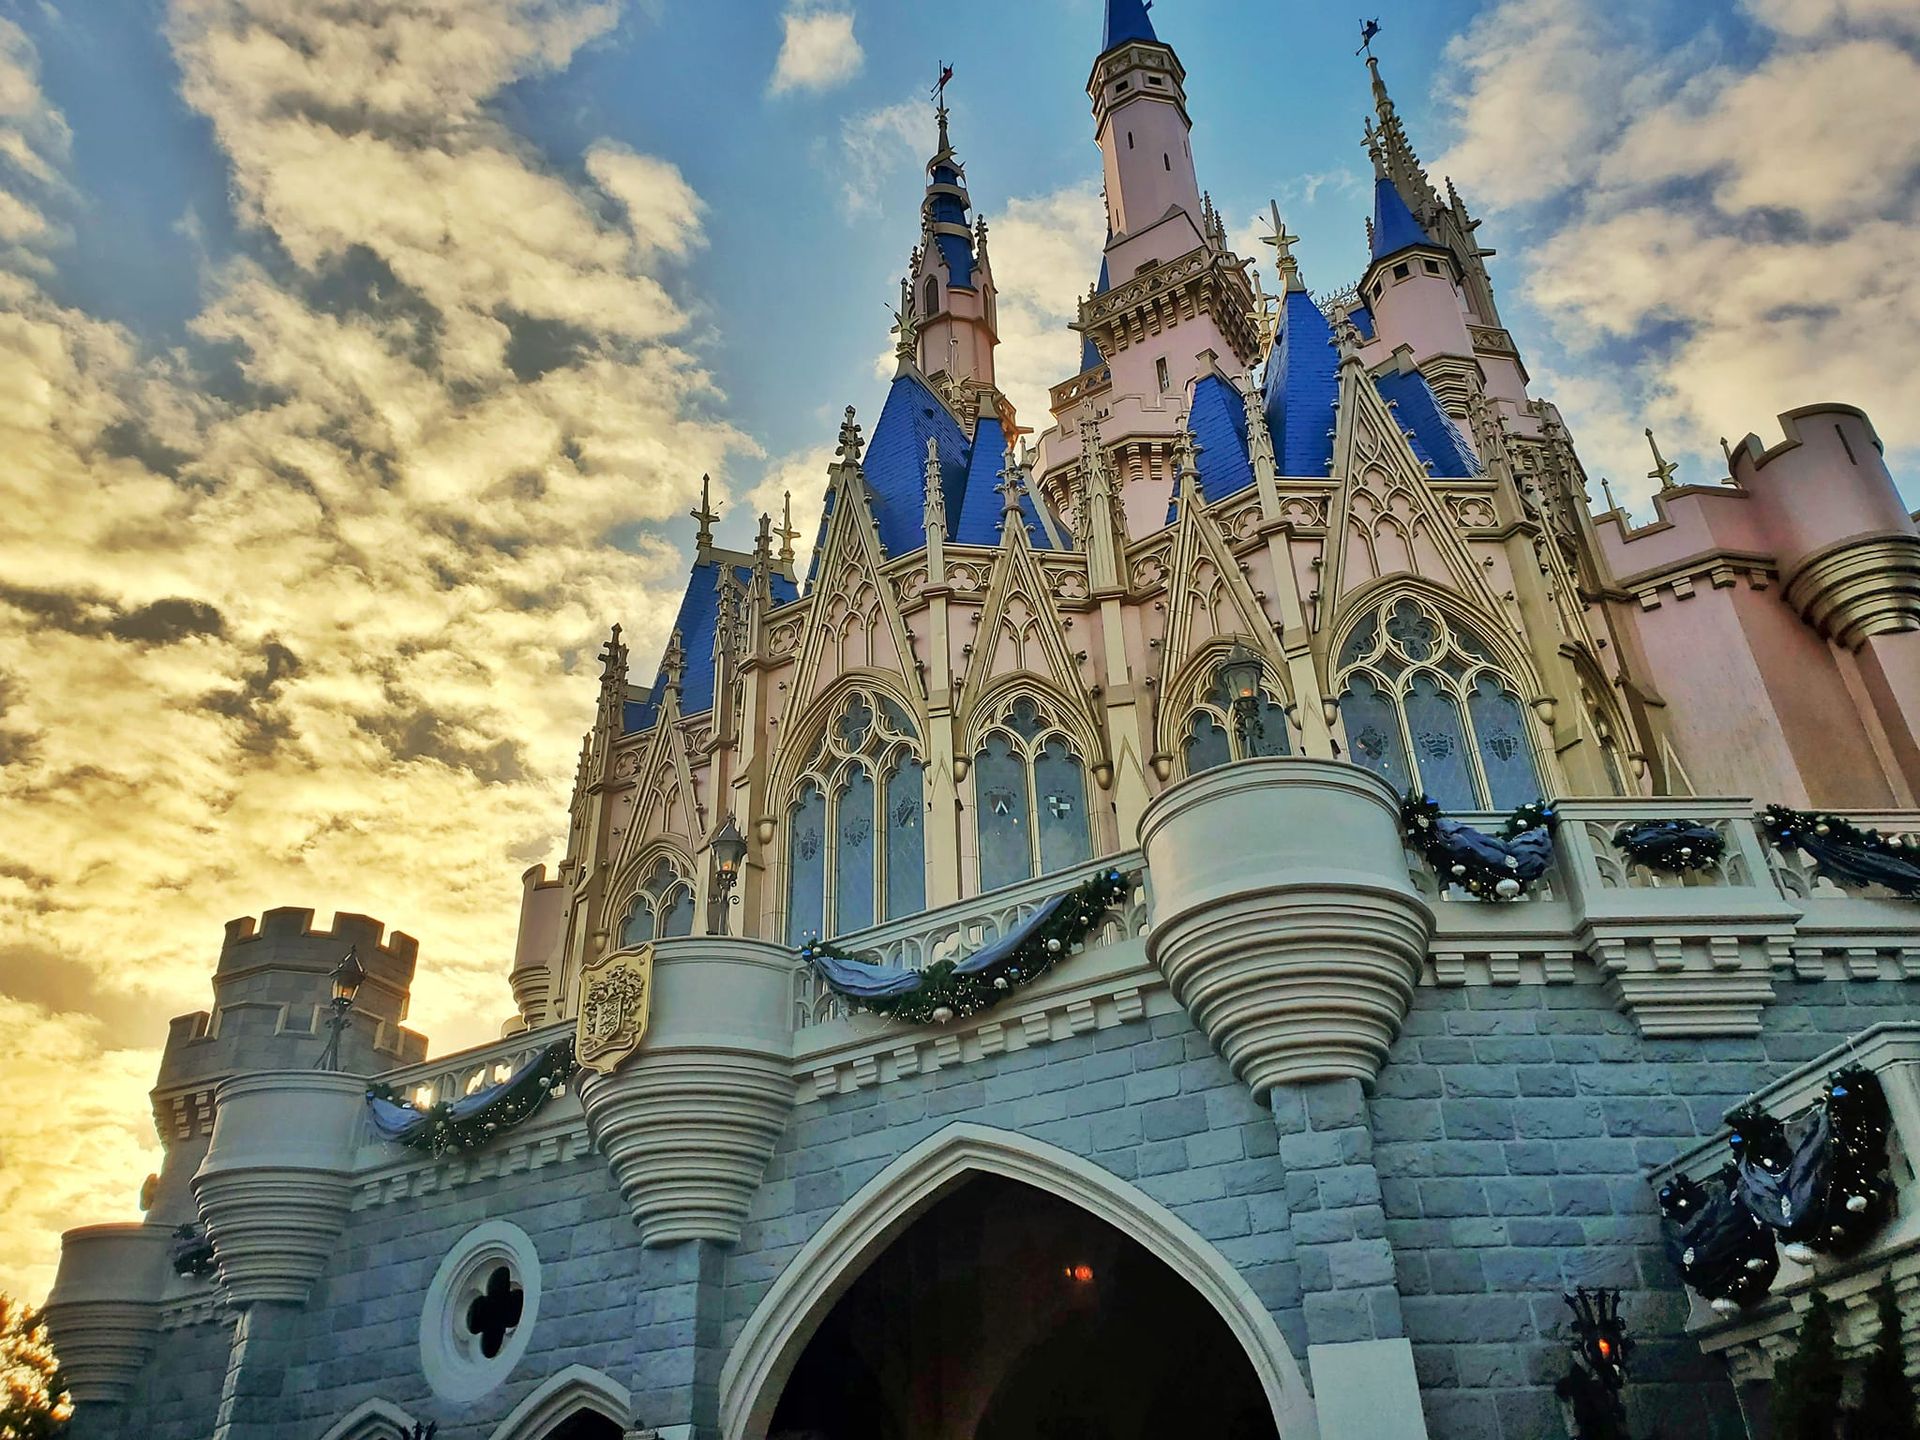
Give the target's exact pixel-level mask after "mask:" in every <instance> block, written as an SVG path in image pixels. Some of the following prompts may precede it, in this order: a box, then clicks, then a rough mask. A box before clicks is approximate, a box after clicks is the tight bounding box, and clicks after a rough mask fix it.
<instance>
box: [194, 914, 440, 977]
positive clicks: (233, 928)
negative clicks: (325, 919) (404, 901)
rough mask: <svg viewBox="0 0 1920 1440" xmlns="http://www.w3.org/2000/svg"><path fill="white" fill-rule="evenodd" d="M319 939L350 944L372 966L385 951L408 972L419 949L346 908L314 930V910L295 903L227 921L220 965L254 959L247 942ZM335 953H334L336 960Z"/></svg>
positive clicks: (411, 940) (402, 935)
mask: <svg viewBox="0 0 1920 1440" xmlns="http://www.w3.org/2000/svg"><path fill="white" fill-rule="evenodd" d="M307 941H311V942H313V943H315V944H320V943H322V942H327V943H330V944H332V945H334V946H337V947H341V949H340V953H341V954H343V955H344V954H345V953H346V949H345V947H348V946H351V947H352V948H353V949H354V950H355V951H356V952H357V953H358V955H359V957H360V963H361V964H362V965H365V966H367V967H369V970H371V968H372V966H373V963H374V957H375V956H377V955H384V956H386V957H387V958H388V959H390V960H392V961H393V962H394V963H395V964H399V965H405V966H406V967H407V969H408V974H409V976H411V974H412V968H413V965H414V962H415V961H416V960H417V959H418V957H419V953H420V942H419V941H418V940H416V939H414V938H413V936H411V935H409V934H407V933H406V932H405V931H403V930H395V931H394V932H393V934H392V936H391V938H387V927H386V924H385V922H383V921H380V920H376V919H374V918H373V917H372V916H371V915H355V914H351V913H349V912H346V911H339V912H336V913H335V915H334V917H333V928H332V929H330V930H316V929H314V928H313V911H312V910H310V909H302V908H300V907H299V906H295V905H283V906H280V907H278V908H276V909H273V910H268V911H266V912H265V913H263V914H262V915H261V916H260V918H259V919H258V920H255V919H254V917H253V916H251V915H242V916H240V917H239V918H238V919H234V920H229V921H228V922H227V931H226V938H225V939H224V940H223V941H221V944H220V969H221V970H222V971H225V970H227V969H228V968H229V961H230V960H231V961H232V962H233V963H234V964H239V965H245V964H250V963H257V962H256V960H255V952H254V951H251V950H249V949H247V947H249V946H255V945H260V944H263V943H266V942H277V943H279V944H288V943H293V942H307ZM337 962H338V957H336V963H337Z"/></svg>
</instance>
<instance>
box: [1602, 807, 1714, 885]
mask: <svg viewBox="0 0 1920 1440" xmlns="http://www.w3.org/2000/svg"><path fill="white" fill-rule="evenodd" d="M1613 843H1614V844H1615V845H1616V846H1617V847H1619V850H1620V853H1621V854H1623V855H1625V856H1626V857H1627V859H1629V860H1631V861H1632V862H1633V863H1634V864H1636V865H1644V866H1646V867H1647V868H1648V869H1649V870H1661V871H1665V872H1666V873H1667V874H1669V875H1680V874H1684V873H1685V872H1686V871H1688V870H1711V869H1713V867H1714V866H1716V865H1718V864H1719V863H1720V857H1721V856H1722V855H1724V854H1726V853H1727V841H1726V837H1725V836H1723V835H1722V834H1721V833H1720V832H1719V831H1718V830H1716V829H1714V828H1713V827H1712V826H1711V825H1701V824H1699V823H1697V822H1696V821H1692V820H1635V821H1632V822H1631V823H1629V824H1626V825H1622V826H1621V827H1620V828H1619V829H1618V830H1616V831H1614V832H1613Z"/></svg>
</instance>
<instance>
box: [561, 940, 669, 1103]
mask: <svg viewBox="0 0 1920 1440" xmlns="http://www.w3.org/2000/svg"><path fill="white" fill-rule="evenodd" d="M652 1009H653V946H651V945H643V946H641V947H640V948H639V949H638V950H632V951H627V952H625V953H622V954H618V955H605V956H602V957H601V958H600V959H598V960H590V961H588V962H587V964H586V965H585V966H584V967H583V968H582V969H581V972H580V1017H579V1020H578V1021H577V1023H576V1025H575V1029H574V1041H573V1046H574V1058H575V1059H576V1060H578V1061H579V1064H580V1068H581V1069H583V1070H592V1071H594V1072H596V1073H597V1074H601V1075H611V1074H612V1073H613V1072H614V1071H615V1070H617V1069H619V1068H620V1067H621V1066H622V1065H624V1064H625V1063H626V1062H627V1060H628V1058H629V1057H630V1056H631V1055H632V1054H633V1052H634V1051H636V1050H638V1049H639V1048H640V1041H641V1039H642V1038H643V1037H644V1036H645V1035H646V1033H647V1017H648V1015H649V1014H650V1013H651V1012H652Z"/></svg>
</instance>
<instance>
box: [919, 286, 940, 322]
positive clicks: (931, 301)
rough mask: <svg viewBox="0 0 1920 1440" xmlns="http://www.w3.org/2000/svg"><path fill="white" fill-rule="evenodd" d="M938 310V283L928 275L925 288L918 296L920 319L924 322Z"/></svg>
mask: <svg viewBox="0 0 1920 1440" xmlns="http://www.w3.org/2000/svg"><path fill="white" fill-rule="evenodd" d="M939 309H940V282H939V281H938V280H936V279H934V278H933V276H931V275H929V276H928V277H927V283H926V288H925V289H924V290H922V291H921V295H920V318H921V319H922V320H924V319H926V318H927V317H928V316H929V315H932V314H935V313H937V312H938V311H939Z"/></svg>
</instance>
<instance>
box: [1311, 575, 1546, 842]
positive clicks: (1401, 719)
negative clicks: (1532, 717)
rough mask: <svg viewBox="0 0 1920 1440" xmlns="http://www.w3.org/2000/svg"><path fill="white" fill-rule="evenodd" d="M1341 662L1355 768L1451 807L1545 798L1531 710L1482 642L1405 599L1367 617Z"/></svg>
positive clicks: (1344, 715)
mask: <svg viewBox="0 0 1920 1440" xmlns="http://www.w3.org/2000/svg"><path fill="white" fill-rule="evenodd" d="M1340 655H1341V660H1342V664H1343V667H1344V668H1343V673H1342V674H1341V677H1340V684H1341V686H1342V690H1341V698H1340V715H1341V719H1342V721H1343V722H1344V724H1345V726H1346V731H1347V742H1348V746H1349V749H1350V751H1351V754H1352V757H1353V759H1354V760H1355V761H1357V762H1358V763H1360V764H1362V765H1365V766H1366V767H1367V768H1368V769H1370V770H1373V771H1375V772H1376V773H1377V774H1380V775H1382V776H1384V777H1385V778H1386V779H1387V781H1388V782H1389V783H1390V784H1392V785H1393V786H1394V788H1395V789H1397V790H1406V789H1418V790H1422V791H1424V792H1425V793H1427V794H1429V795H1431V796H1432V797H1433V798H1434V799H1435V800H1437V801H1439V802H1440V805H1441V807H1442V808H1443V809H1447V810H1485V809H1494V810H1511V809H1515V808H1517V807H1518V806H1521V805H1526V804H1529V803H1531V802H1533V801H1535V800H1538V799H1540V798H1541V793H1542V789H1543V787H1542V785H1541V781H1540V770H1539V763H1538V761H1537V759H1536V757H1535V755H1534V750H1533V742H1532V738H1531V729H1530V722H1529V720H1528V718H1527V712H1526V707H1525V706H1524V705H1523V704H1522V703H1521V700H1520V696H1519V695H1518V694H1517V693H1516V691H1515V687H1514V686H1513V684H1512V683H1511V682H1510V681H1509V680H1508V678H1507V677H1506V676H1505V675H1503V674H1501V673H1500V671H1499V670H1498V669H1497V668H1495V665H1494V662H1493V658H1492V651H1491V649H1490V648H1489V646H1488V645H1487V643H1486V642H1485V641H1484V640H1483V639H1481V638H1480V637H1478V636H1475V635H1473V634H1471V633H1470V632H1468V631H1466V630H1463V629H1461V628H1460V627H1459V626H1457V625H1454V624H1453V623H1452V622H1451V621H1449V620H1448V619H1446V618H1445V617H1444V616H1442V615H1441V614H1440V613H1439V611H1438V610H1437V609H1435V608H1434V607H1432V606H1430V605H1429V604H1427V603H1426V602H1425V601H1421V600H1416V599H1414V598H1412V597H1410V596H1403V597H1401V598H1399V599H1397V600H1392V601H1389V602H1388V603H1387V605H1386V606H1384V607H1383V608H1382V609H1380V610H1377V611H1375V612H1373V613H1372V614H1370V615H1368V616H1366V617H1365V618H1364V619H1363V620H1361V621H1360V622H1359V624H1358V625H1357V626H1356V628H1355V632H1354V634H1353V635H1351V636H1350V637H1349V638H1348V640H1347V642H1346V643H1345V644H1344V645H1343V646H1342V647H1341V650H1340Z"/></svg>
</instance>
